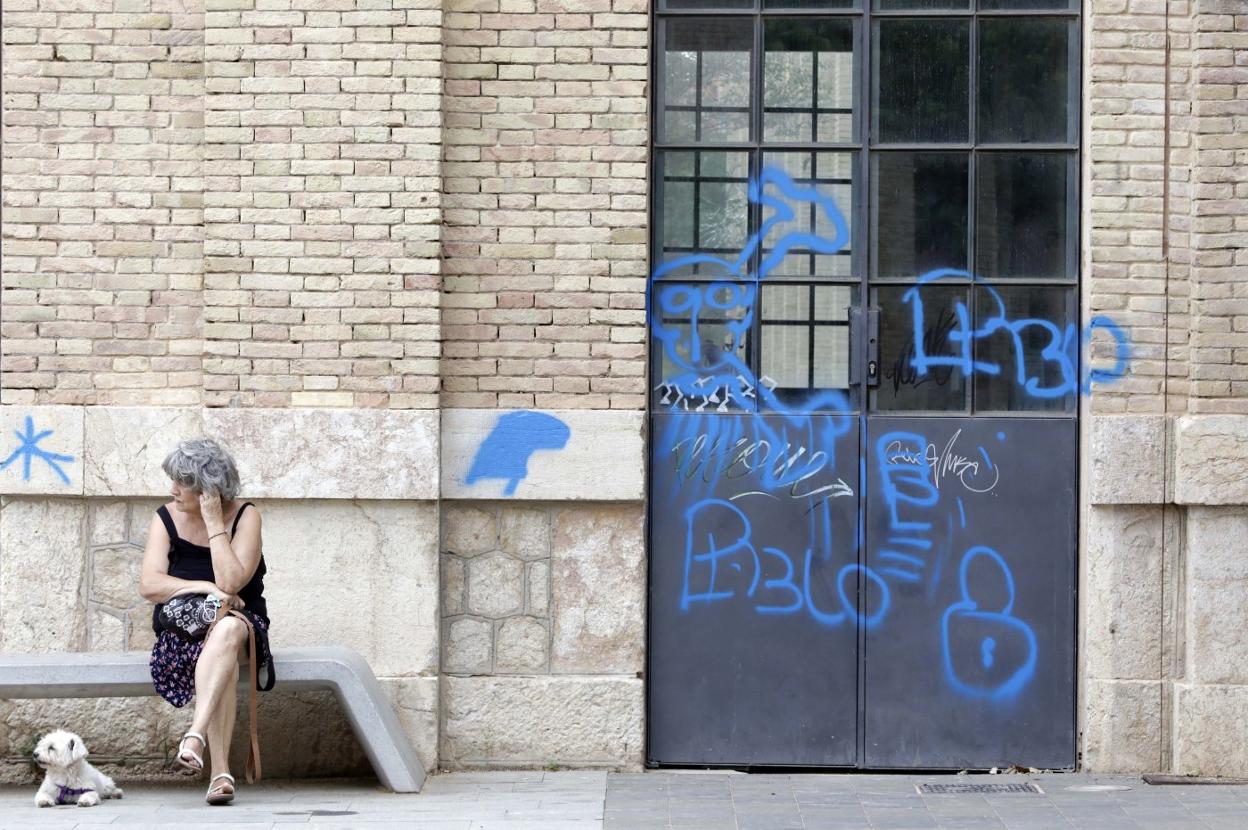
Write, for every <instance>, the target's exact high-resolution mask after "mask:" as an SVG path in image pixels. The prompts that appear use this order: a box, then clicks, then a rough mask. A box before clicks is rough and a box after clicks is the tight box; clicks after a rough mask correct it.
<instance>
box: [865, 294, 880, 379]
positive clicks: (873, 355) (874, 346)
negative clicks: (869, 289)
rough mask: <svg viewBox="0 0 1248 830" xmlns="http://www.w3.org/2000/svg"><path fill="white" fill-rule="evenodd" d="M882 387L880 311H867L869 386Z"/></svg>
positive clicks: (874, 309)
mask: <svg viewBox="0 0 1248 830" xmlns="http://www.w3.org/2000/svg"><path fill="white" fill-rule="evenodd" d="M879 385H880V310H879V309H878V308H868V309H867V386H879Z"/></svg>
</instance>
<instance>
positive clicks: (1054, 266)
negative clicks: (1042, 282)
mask: <svg viewBox="0 0 1248 830" xmlns="http://www.w3.org/2000/svg"><path fill="white" fill-rule="evenodd" d="M976 165H977V166H976V170H975V225H976V228H975V271H976V273H977V274H979V275H980V276H981V277H985V278H987V279H989V280H995V279H1002V278H1004V279H1027V278H1035V279H1041V278H1044V279H1048V278H1061V277H1074V275H1075V268H1076V266H1077V263H1076V257H1077V255H1078V253H1077V249H1076V240H1075V232H1074V228H1073V227H1072V225H1073V224H1074V221H1075V219H1074V212H1073V210H1072V207H1073V204H1072V203H1073V201H1074V194H1075V192H1076V190H1075V188H1076V187H1077V186H1078V184H1077V176H1078V173H1077V171H1076V170H1075V156H1074V155H1073V154H1069V153H980V154H979V156H978V157H977V159H976Z"/></svg>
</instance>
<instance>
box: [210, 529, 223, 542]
mask: <svg viewBox="0 0 1248 830" xmlns="http://www.w3.org/2000/svg"><path fill="white" fill-rule="evenodd" d="M224 535H225V531H224V530H220V531H217V532H216V533H214V534H212V535H211V536H209V537H208V541H209V542H211V541H212V540H213V539H215V538H217V537H218V536H224Z"/></svg>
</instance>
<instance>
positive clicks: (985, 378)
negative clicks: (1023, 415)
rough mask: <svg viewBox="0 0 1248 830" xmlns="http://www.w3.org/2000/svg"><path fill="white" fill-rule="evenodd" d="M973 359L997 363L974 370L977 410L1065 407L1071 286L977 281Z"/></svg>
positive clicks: (1070, 369)
mask: <svg viewBox="0 0 1248 830" xmlns="http://www.w3.org/2000/svg"><path fill="white" fill-rule="evenodd" d="M975 319H976V329H977V330H978V331H982V332H990V333H988V334H985V335H984V336H982V337H978V338H976V340H975V361H976V362H977V363H983V364H985V365H991V366H995V367H997V372H996V373H995V374H994V373H992V372H989V371H977V372H976V373H975V409H976V411H977V412H1069V411H1073V409H1074V405H1075V391H1076V389H1077V388H1078V379H1077V377H1078V375H1077V373H1078V366H1079V357H1078V354H1077V353H1076V352H1075V349H1077V348H1078V345H1077V344H1078V340H1079V338H1078V337H1074V338H1073V339H1071V338H1067V334H1068V331H1067V327H1068V326H1072V325H1073V323H1074V321H1075V320H1076V319H1077V317H1076V315H1075V296H1074V289H1073V288H1066V287H1063V286H1026V287H1021V286H1020V287H1015V286H1006V287H1004V288H987V287H980V288H977V289H976V291H975Z"/></svg>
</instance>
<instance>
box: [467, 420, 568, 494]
mask: <svg viewBox="0 0 1248 830" xmlns="http://www.w3.org/2000/svg"><path fill="white" fill-rule="evenodd" d="M570 435H571V431H570V430H569V429H568V425H567V424H565V423H564V422H563V421H561V420H559V419H558V418H556V417H555V416H553V415H547V414H546V413H544V412H529V411H527V410H519V411H516V412H508V413H506V414H505V415H503V416H502V417H500V418H499V419H498V423H496V424H495V425H494V429H493V430H491V432H490V434H489V435H487V436H486V438H485V440H484V441H482V442H481V446H479V447H478V448H477V454H476V456H475V457H474V458H473V460H472V466H471V468H469V470H468V476H467V478H466V479H465V481H466V482H467V483H468V484H474V483H476V482H477V481H480V480H481V479H502V480H504V481H506V482H507V485H506V487H504V488H503V495H505V496H510V495H512V494H514V493H515V492H516V486H517V485H518V484H519V483H520V482H521V481H524V479H525V478H526V477H527V476H528V474H529V457H530V456H531V455H533V453H535V452H537V451H538V450H561V449H563V448H564V447H565V446H566V445H567V443H568V438H569V436H570Z"/></svg>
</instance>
